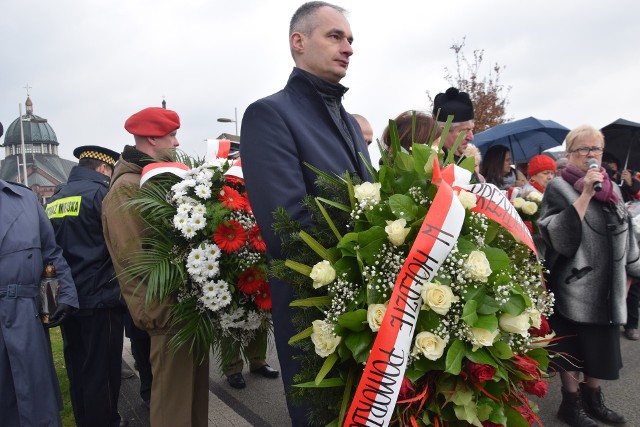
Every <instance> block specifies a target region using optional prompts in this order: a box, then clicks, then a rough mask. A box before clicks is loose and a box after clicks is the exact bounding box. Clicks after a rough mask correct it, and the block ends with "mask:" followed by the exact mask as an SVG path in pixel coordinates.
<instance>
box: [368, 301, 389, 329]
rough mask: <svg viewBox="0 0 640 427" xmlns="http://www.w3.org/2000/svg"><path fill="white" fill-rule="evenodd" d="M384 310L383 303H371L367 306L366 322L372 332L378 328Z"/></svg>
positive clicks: (385, 309) (385, 308)
mask: <svg viewBox="0 0 640 427" xmlns="http://www.w3.org/2000/svg"><path fill="white" fill-rule="evenodd" d="M386 312H387V306H386V305H385V304H371V305H370V306H369V307H367V323H369V327H370V328H371V330H372V331H373V332H378V331H379V330H380V325H382V319H384V314H385V313H386Z"/></svg>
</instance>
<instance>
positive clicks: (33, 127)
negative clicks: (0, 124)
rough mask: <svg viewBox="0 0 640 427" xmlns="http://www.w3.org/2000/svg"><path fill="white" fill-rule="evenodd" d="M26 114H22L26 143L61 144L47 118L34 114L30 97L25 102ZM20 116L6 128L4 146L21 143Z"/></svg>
mask: <svg viewBox="0 0 640 427" xmlns="http://www.w3.org/2000/svg"><path fill="white" fill-rule="evenodd" d="M25 104H26V107H27V111H26V114H23V115H22V121H23V122H22V128H23V130H24V143H25V144H52V145H59V143H58V138H57V137H56V133H55V132H54V131H53V128H52V127H51V126H50V125H49V123H47V120H46V119H43V118H42V117H40V116H36V115H35V114H33V104H32V102H31V99H30V98H27V102H26V103H25ZM21 143H22V141H21V139H20V118H17V119H15V120H14V121H13V122H12V123H11V124H10V125H9V126H8V127H7V129H6V132H5V135H4V146H5V147H7V146H8V145H20V144H21Z"/></svg>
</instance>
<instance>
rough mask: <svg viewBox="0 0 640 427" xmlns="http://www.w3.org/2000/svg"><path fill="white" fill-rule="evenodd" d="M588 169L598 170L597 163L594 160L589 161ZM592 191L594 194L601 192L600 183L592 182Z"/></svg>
mask: <svg viewBox="0 0 640 427" xmlns="http://www.w3.org/2000/svg"><path fill="white" fill-rule="evenodd" d="M588 164H589V169H599V168H598V161H597V160H596V159H589V162H588ZM593 189H594V190H595V191H596V192H599V191H602V183H601V182H594V183H593Z"/></svg>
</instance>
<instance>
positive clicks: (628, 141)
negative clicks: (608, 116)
mask: <svg viewBox="0 0 640 427" xmlns="http://www.w3.org/2000/svg"><path fill="white" fill-rule="evenodd" d="M601 130H602V133H603V134H604V144H605V145H604V151H606V152H607V153H611V154H613V155H614V156H615V157H616V158H617V159H618V160H619V161H620V162H621V166H622V169H632V170H634V171H638V170H640V123H636V122H632V121H630V120H625V119H618V120H616V121H615V122H613V123H611V124H608V125H606V126H605V127H603V128H602V129H601Z"/></svg>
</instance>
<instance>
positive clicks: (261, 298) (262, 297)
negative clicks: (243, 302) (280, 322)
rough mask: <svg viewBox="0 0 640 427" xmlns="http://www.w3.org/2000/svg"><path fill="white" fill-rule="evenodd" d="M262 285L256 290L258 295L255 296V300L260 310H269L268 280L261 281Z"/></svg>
mask: <svg viewBox="0 0 640 427" xmlns="http://www.w3.org/2000/svg"><path fill="white" fill-rule="evenodd" d="M263 283H264V286H262V289H260V292H258V295H256V297H255V302H256V305H257V306H258V308H260V309H262V310H271V305H272V304H271V288H270V287H269V283H268V282H263Z"/></svg>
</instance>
